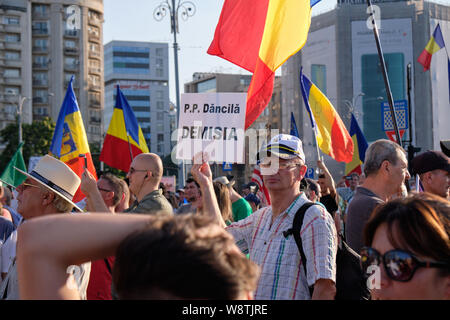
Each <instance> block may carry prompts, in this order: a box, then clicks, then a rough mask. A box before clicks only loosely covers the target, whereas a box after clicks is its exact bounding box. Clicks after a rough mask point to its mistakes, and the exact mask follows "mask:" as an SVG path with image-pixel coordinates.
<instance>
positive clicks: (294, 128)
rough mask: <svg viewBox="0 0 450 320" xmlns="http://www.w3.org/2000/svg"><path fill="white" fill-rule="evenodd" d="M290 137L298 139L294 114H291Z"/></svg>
mask: <svg viewBox="0 0 450 320" xmlns="http://www.w3.org/2000/svg"><path fill="white" fill-rule="evenodd" d="M291 136H295V137H297V138H300V137H299V135H298V130H297V125H296V124H295V118H294V113H293V112H291Z"/></svg>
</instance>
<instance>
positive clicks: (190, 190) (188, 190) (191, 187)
mask: <svg viewBox="0 0 450 320" xmlns="http://www.w3.org/2000/svg"><path fill="white" fill-rule="evenodd" d="M184 197H185V198H186V200H187V201H189V202H194V201H195V200H197V199H198V198H200V189H199V188H198V187H197V185H196V184H195V182H189V183H187V184H186V186H185V187H184Z"/></svg>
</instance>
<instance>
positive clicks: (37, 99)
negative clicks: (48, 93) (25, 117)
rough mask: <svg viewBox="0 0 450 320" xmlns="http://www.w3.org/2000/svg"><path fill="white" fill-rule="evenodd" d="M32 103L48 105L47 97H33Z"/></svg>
mask: <svg viewBox="0 0 450 320" xmlns="http://www.w3.org/2000/svg"><path fill="white" fill-rule="evenodd" d="M33 103H40V104H46V103H48V98H47V97H33Z"/></svg>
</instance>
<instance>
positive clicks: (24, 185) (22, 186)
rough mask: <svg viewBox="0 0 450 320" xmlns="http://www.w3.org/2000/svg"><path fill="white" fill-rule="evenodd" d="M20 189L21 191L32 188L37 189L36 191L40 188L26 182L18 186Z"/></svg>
mask: <svg viewBox="0 0 450 320" xmlns="http://www.w3.org/2000/svg"><path fill="white" fill-rule="evenodd" d="M20 187H21V188H22V190H26V189H28V188H32V187H34V188H38V189H40V188H41V187H40V186H36V185H34V184H30V183H26V182H22V184H21V185H20Z"/></svg>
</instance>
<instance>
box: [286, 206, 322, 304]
mask: <svg viewBox="0 0 450 320" xmlns="http://www.w3.org/2000/svg"><path fill="white" fill-rule="evenodd" d="M313 205H319V204H318V203H314V202H307V203H305V204H304V205H302V206H301V207H300V209H298V211H297V212H296V213H295V216H294V221H293V223H292V228H290V229H288V230H286V231H284V232H283V235H284V236H285V237H287V236H289V235H290V234H292V235H293V236H294V240H295V243H297V247H298V251H300V256H301V258H302V264H303V267H304V268H305V276H306V278H308V272H307V270H306V255H305V252H304V251H303V245H302V237H301V236H300V231H301V228H302V224H303V219H304V218H305V213H306V210H308V209H309V208H310V207H312V206H313ZM306 281H307V282H308V280H306ZM313 291H314V286H311V287H309V293H310V294H311V297H312V294H313Z"/></svg>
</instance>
